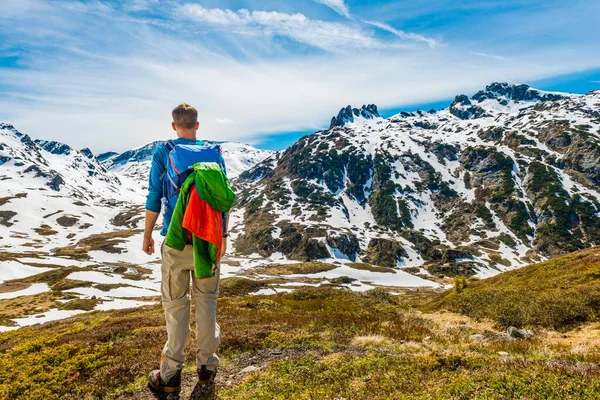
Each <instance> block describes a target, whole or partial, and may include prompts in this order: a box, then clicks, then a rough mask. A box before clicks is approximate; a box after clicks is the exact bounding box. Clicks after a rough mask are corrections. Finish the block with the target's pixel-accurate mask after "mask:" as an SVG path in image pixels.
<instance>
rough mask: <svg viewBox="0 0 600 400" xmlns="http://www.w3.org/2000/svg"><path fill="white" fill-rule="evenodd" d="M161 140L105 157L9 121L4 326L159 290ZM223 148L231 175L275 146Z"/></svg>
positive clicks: (138, 299) (0, 311) (2, 213)
mask: <svg viewBox="0 0 600 400" xmlns="http://www.w3.org/2000/svg"><path fill="white" fill-rule="evenodd" d="M157 144H158V143H151V144H148V145H146V146H142V147H140V148H138V149H134V150H131V151H128V152H125V153H123V154H117V153H105V154H102V155H99V156H98V157H95V156H94V155H93V154H92V152H91V151H90V150H89V149H83V150H80V151H78V150H75V149H73V148H71V147H70V146H68V145H66V144H63V143H58V142H51V141H44V140H32V139H31V138H30V137H29V136H27V135H25V134H22V133H20V132H18V131H17V130H16V129H15V128H14V127H13V126H11V125H8V124H2V123H0V331H2V330H6V329H13V328H15V327H17V326H24V325H30V324H34V323H39V322H44V321H48V320H53V319H60V318H65V317H68V316H70V315H73V314H76V313H78V312H81V307H83V309H90V307H92V308H94V309H98V310H102V309H114V308H124V307H135V306H139V305H144V304H150V303H149V300H152V299H156V298H157V296H159V294H160V291H159V289H158V288H159V282H160V268H159V265H158V264H157V263H156V262H157V258H158V255H157V254H155V255H154V256H152V257H149V256H147V255H146V254H144V253H143V252H142V251H141V243H142V230H141V228H142V227H143V215H144V214H143V212H144V206H143V204H144V202H145V196H146V185H147V184H146V181H147V179H148V172H149V168H150V160H151V157H152V153H153V151H154V148H155V147H156V145H157ZM222 147H223V150H224V151H223V153H224V157H225V159H226V162H227V163H228V165H229V169H230V173H229V175H230V176H237V175H239V173H240V172H242V171H243V170H244V169H246V168H249V167H251V166H252V165H253V163H255V162H259V161H262V160H263V159H264V158H265V157H268V156H270V155H271V154H272V152H270V151H261V150H257V149H255V148H253V147H251V146H247V145H243V144H240V143H222ZM156 240H157V243H158V242H159V240H160V239H159V238H158V237H156ZM224 269H225V267H224ZM70 301H73V302H76V304H75V305H73V304H71V305H68V303H69V302H70ZM78 301H83V302H84V303H77V302H78ZM15 302H16V303H15ZM29 302H31V303H30V304H29ZM86 302H87V303H86ZM15 304H17V305H18V304H24V305H23V307H21V306H14V305H15ZM27 304H29V305H28V306H27V307H26V306H25V305H27ZM82 304H87V305H82ZM90 304H91V306H90ZM6 324H8V326H6Z"/></svg>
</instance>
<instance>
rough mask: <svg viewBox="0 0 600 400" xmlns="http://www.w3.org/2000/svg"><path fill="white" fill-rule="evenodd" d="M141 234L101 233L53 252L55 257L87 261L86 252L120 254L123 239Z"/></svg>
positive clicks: (126, 230)
mask: <svg viewBox="0 0 600 400" xmlns="http://www.w3.org/2000/svg"><path fill="white" fill-rule="evenodd" d="M140 232H142V231H141V230H139V229H125V230H119V231H114V232H110V233H101V234H97V235H91V236H88V237H86V238H84V239H81V240H79V241H78V242H77V243H76V244H74V245H72V246H66V247H60V248H58V249H55V250H54V254H55V255H56V256H67V257H72V258H75V259H89V255H88V252H89V251H93V250H101V251H104V252H106V253H110V254H120V253H122V252H123V249H122V248H120V247H119V245H120V244H123V243H125V242H126V240H125V239H127V238H128V237H131V236H133V235H136V234H138V233H140Z"/></svg>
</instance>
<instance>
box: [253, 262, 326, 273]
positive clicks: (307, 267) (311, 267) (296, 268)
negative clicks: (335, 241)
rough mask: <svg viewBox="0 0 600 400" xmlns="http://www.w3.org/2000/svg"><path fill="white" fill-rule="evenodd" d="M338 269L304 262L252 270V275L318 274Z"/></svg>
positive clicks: (317, 263)
mask: <svg viewBox="0 0 600 400" xmlns="http://www.w3.org/2000/svg"><path fill="white" fill-rule="evenodd" d="M334 268H337V265H333V264H326V263H322V262H304V263H297V264H278V265H267V266H260V267H256V268H252V271H251V273H253V274H254V273H256V274H265V275H271V276H277V275H292V274H318V273H319V272H325V271H329V270H332V269H334Z"/></svg>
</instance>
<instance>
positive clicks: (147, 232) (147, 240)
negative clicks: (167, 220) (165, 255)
mask: <svg viewBox="0 0 600 400" xmlns="http://www.w3.org/2000/svg"><path fill="white" fill-rule="evenodd" d="M159 215H160V214H159V213H156V212H154V211H150V210H146V224H145V225H144V244H143V246H142V250H144V253H146V254H148V255H152V254H154V239H152V231H154V226H155V225H156V221H157V220H158V216H159Z"/></svg>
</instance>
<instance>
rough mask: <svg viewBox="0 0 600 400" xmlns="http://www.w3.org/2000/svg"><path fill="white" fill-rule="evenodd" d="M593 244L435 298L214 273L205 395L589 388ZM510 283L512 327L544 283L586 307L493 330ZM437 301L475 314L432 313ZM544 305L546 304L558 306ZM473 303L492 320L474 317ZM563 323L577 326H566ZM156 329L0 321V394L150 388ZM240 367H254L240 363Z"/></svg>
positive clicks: (104, 318)
mask: <svg viewBox="0 0 600 400" xmlns="http://www.w3.org/2000/svg"><path fill="white" fill-rule="evenodd" d="M599 254H600V252H599V251H598V250H591V251H586V252H580V253H575V254H573V255H569V256H566V257H562V258H558V259H555V260H551V261H549V262H547V263H542V264H538V265H535V266H530V267H527V268H526V269H524V270H521V271H515V272H511V273H507V274H504V275H502V276H500V277H496V278H493V279H491V280H488V281H482V282H476V283H473V282H471V283H469V284H468V286H467V287H466V288H465V289H464V290H463V291H462V292H461V293H451V292H449V293H446V294H444V295H443V296H440V294H439V293H435V292H428V291H422V290H421V291H407V292H406V293H405V294H403V295H401V296H390V295H388V294H387V293H386V292H385V291H383V290H380V289H375V290H373V291H371V292H367V293H365V294H359V293H352V292H348V291H345V290H337V289H332V288H308V289H300V290H298V291H296V292H294V293H290V294H279V295H275V296H239V294H240V289H239V286H240V283H239V282H236V283H235V284H234V285H233V286H232V285H228V284H227V283H225V287H227V288H228V290H229V291H230V295H231V297H227V296H228V295H226V297H224V298H222V299H221V300H220V303H219V323H220V324H221V328H222V331H223V332H224V339H223V343H222V346H221V349H220V352H221V355H222V367H221V368H220V372H219V375H218V387H219V398H220V399H225V400H227V399H289V398H293V399H333V398H339V399H511V398H527V399H563V398H574V399H575V398H576V399H596V398H600V368H599V367H598V363H599V362H600V352H599V350H600V335H599V333H600V324H598V323H596V322H595V315H594V310H597V307H596V306H595V304H596V305H597V303H593V302H589V301H586V300H585V299H587V298H588V297H589V298H590V299H593V298H594V296H595V295H597V291H596V292H594V290H593V289H594V285H596V287H595V289H596V290H597V283H598V282H597V279H598V274H599V271H598V268H599V267H598V265H599V264H598V257H599ZM594 263H595V264H594ZM594 270H595V271H596V272H595V274H596V275H594V272H593V271H594ZM542 278H543V279H542ZM224 282H227V281H224ZM527 282H529V283H527ZM594 282H596V283H595V284H594ZM527 284H531V285H532V287H531V290H530V291H527V290H526V288H527ZM242 286H243V285H242ZM510 288H513V289H514V291H515V292H516V293H520V294H521V295H520V296H517V295H513V297H511V298H512V305H513V308H516V309H524V310H531V312H533V313H534V314H533V315H534V316H529V315H526V314H525V311H523V312H521V314H522V316H523V317H522V318H524V320H523V323H522V325H530V324H531V325H536V326H538V327H539V326H553V325H554V324H549V323H548V322H546V321H547V320H545V319H540V318H541V317H540V316H541V315H542V314H543V312H544V310H543V309H537V308H535V307H533V306H530V303H531V302H530V301H529V300H528V299H531V298H535V297H537V296H539V295H542V294H545V293H547V291H549V290H550V291H551V292H550V293H552V295H553V296H558V298H560V299H564V300H563V301H564V302H574V303H577V304H582V305H581V307H583V308H585V309H586V310H588V309H589V310H591V311H590V313H581V314H580V315H582V316H585V317H578V318H567V319H565V318H563V319H556V317H553V319H552V321H555V320H556V321H566V322H567V323H563V322H561V323H558V324H557V326H558V327H560V328H561V330H562V331H561V332H556V331H553V330H549V329H543V328H537V329H536V330H535V334H534V336H533V337H532V338H530V339H526V340H515V339H511V338H510V337H508V336H507V335H506V334H504V333H503V332H502V330H501V329H500V326H501V325H504V324H506V323H507V322H508V321H503V320H501V319H499V317H498V315H500V314H498V312H495V311H494V310H495V307H499V306H497V305H495V304H494V303H495V302H496V303H497V302H500V303H502V302H501V300H502V296H501V295H500V294H498V293H502V290H505V291H507V292H510ZM586 288H587V289H586ZM234 289H235V290H234ZM453 290H454V289H453ZM586 290H587V291H586ZM488 292H489V293H495V294H494V296H495V297H494V296H492V295H486V293H488ZM595 293H596V294H595ZM233 294H235V295H236V296H233ZM584 294H588V295H589V296H588V297H586V296H584ZM488 298H489V299H490V300H488V301H485V299H488ZM553 298H555V297H548V298H545V299H546V301H550V300H552V299H553ZM469 299H477V302H476V303H475V304H476V305H477V307H471V308H465V307H466V306H465V304H469ZM596 299H597V297H596ZM596 301H597V300H596ZM555 303H556V302H555ZM555 303H552V304H555ZM559 304H563V303H562V302H559ZM525 305H527V307H528V308H526V307H525ZM443 307H447V308H452V309H454V310H456V311H460V312H464V313H468V314H469V315H472V316H474V317H477V318H471V317H469V316H466V315H461V314H457V313H453V312H447V311H440V310H441V309H442V308H443ZM461 307H462V308H461ZM553 307H554V308H550V310H551V311H552V312H553V313H554V312H555V311H554V310H561V309H562V308H560V307H558V306H553ZM594 307H596V308H594ZM486 312H489V313H490V314H489V316H490V317H491V318H493V321H488V320H486V319H485V317H486V316H487V315H486ZM559 314H560V313H559V312H556V315H559ZM192 315H193V314H192ZM528 321H533V322H528ZM575 322H577V323H578V324H579V326H578V327H577V328H576V329H573V330H568V328H567V327H568V326H569V325H571V324H572V323H575ZM164 340H165V328H164V319H163V315H162V311H161V309H160V307H159V306H154V307H146V308H140V309H135V310H122V311H116V312H114V311H113V312H94V313H89V314H84V315H80V316H77V317H74V318H71V319H69V320H64V321H58V322H53V323H49V324H45V325H41V326H34V327H28V328H22V329H20V330H17V331H13V332H7V333H2V334H0V399H47V400H52V399H67V400H68V399H84V400H85V399H142V400H144V399H151V398H152V397H150V396H149V394H148V393H147V391H146V389H145V376H146V374H147V372H148V371H149V370H150V369H152V368H154V367H156V364H157V362H158V359H159V355H160V351H161V348H162V345H163V344H164ZM192 346H193V338H192V339H191V340H190V343H189V345H188V355H189V357H188V366H187V367H186V369H185V370H184V381H185V387H184V389H185V390H184V396H185V395H187V394H189V391H190V388H191V387H192V386H193V384H194V383H195V380H194V379H195V378H194V366H193V364H194V361H193V350H192ZM248 366H255V367H256V368H257V369H255V370H254V371H252V372H246V371H248V370H247V369H246V367H248ZM182 398H185V397H182Z"/></svg>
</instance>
